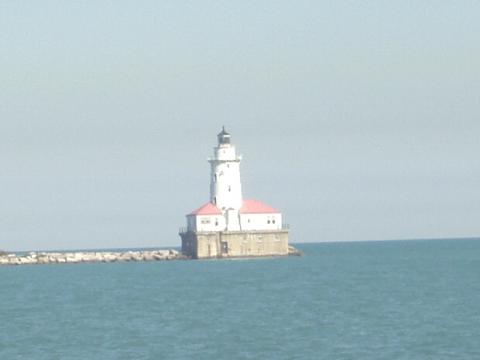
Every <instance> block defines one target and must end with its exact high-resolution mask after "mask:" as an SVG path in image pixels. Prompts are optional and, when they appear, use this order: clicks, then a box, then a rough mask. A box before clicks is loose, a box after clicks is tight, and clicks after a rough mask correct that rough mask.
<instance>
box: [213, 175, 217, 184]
mask: <svg viewBox="0 0 480 360" xmlns="http://www.w3.org/2000/svg"><path fill="white" fill-rule="evenodd" d="M213 181H214V182H217V174H215V177H214V178H213Z"/></svg>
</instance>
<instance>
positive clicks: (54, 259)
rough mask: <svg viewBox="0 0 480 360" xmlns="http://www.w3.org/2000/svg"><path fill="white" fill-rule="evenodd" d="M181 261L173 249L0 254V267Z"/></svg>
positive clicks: (178, 254)
mask: <svg viewBox="0 0 480 360" xmlns="http://www.w3.org/2000/svg"><path fill="white" fill-rule="evenodd" d="M183 259H187V257H186V256H184V255H182V254H181V253H180V252H179V251H177V250H174V249H168V250H142V251H73V252H29V253H27V254H7V253H0V265H36V264H77V263H95V262H125V261H161V260H183Z"/></svg>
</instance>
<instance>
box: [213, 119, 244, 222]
mask: <svg viewBox="0 0 480 360" xmlns="http://www.w3.org/2000/svg"><path fill="white" fill-rule="evenodd" d="M217 138H218V145H217V146H216V147H215V148H214V149H213V157H212V158H210V159H208V162H209V163H210V166H211V171H210V202H211V203H212V204H214V205H216V206H217V207H218V208H219V209H220V210H221V211H222V213H223V214H225V222H226V227H227V230H230V231H236V230H240V218H239V210H240V208H241V207H242V204H243V199H242V183H241V181H240V161H241V160H242V157H241V156H237V154H236V151H235V146H234V145H232V144H231V136H230V134H229V133H228V132H226V131H225V127H223V128H222V131H221V132H220V133H219V134H218V135H217Z"/></svg>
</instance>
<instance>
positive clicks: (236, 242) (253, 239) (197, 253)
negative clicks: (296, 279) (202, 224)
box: [180, 230, 289, 259]
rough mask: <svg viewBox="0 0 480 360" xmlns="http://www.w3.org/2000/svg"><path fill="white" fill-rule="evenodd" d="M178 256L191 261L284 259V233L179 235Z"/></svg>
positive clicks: (191, 232)
mask: <svg viewBox="0 0 480 360" xmlns="http://www.w3.org/2000/svg"><path fill="white" fill-rule="evenodd" d="M180 236H181V238H182V253H183V255H186V256H189V257H191V258H194V259H208V258H231V257H254V256H285V255H288V254H289V251H288V230H262V231H219V232H193V231H187V232H185V233H180Z"/></svg>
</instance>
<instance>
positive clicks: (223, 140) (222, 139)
mask: <svg viewBox="0 0 480 360" xmlns="http://www.w3.org/2000/svg"><path fill="white" fill-rule="evenodd" d="M230 137H231V136H230V134H229V133H228V132H227V131H226V130H225V126H222V131H220V132H219V133H218V135H217V138H218V143H219V144H230Z"/></svg>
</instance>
